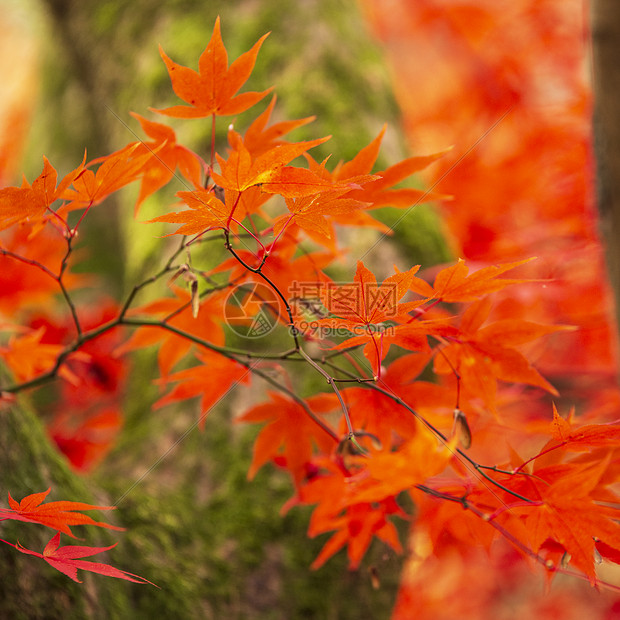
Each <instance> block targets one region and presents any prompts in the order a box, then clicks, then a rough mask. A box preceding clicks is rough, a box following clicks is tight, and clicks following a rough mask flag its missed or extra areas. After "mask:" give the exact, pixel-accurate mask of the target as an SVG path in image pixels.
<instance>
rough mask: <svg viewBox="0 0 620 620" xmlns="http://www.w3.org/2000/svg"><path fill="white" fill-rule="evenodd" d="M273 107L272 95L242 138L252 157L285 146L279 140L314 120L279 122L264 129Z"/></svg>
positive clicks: (273, 98)
mask: <svg viewBox="0 0 620 620" xmlns="http://www.w3.org/2000/svg"><path fill="white" fill-rule="evenodd" d="M275 105H276V96H275V95H274V96H273V97H272V98H271V101H270V102H269V105H268V106H267V108H266V109H265V111H264V112H262V113H261V114H259V115H258V116H257V117H256V118H255V119H254V121H253V122H252V124H251V125H250V126H249V127H248V128H247V130H246V132H245V134H244V136H243V143H244V144H245V147H246V148H247V150H248V151H249V153H250V154H251V155H252V157H258V156H259V155H262V154H263V153H266V152H267V151H270V150H271V149H273V148H275V147H276V146H279V145H280V144H287V141H286V140H280V138H281V137H282V136H283V135H285V134H287V133H289V131H293V129H296V128H297V127H302V126H303V125H307V124H308V123H311V122H312V121H313V120H314V119H315V118H316V117H315V116H307V117H306V118H300V119H298V120H293V121H280V122H279V123H274V124H273V125H271V126H269V127H266V125H267V123H268V122H269V119H270V118H271V113H272V112H273V109H274V107H275Z"/></svg>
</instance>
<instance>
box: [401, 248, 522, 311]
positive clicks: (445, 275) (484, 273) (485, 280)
mask: <svg viewBox="0 0 620 620" xmlns="http://www.w3.org/2000/svg"><path fill="white" fill-rule="evenodd" d="M531 260H533V259H532V258H526V259H525V260H520V261H516V262H513V263H506V264H504V265H498V266H489V267H483V268H482V269H478V271H475V272H474V273H472V274H471V275H468V274H469V267H467V265H465V261H464V260H463V259H462V258H459V260H458V262H457V263H456V264H455V265H452V266H450V267H446V268H445V269H442V270H441V271H440V272H439V273H438V274H437V276H436V277H435V282H434V284H433V286H432V287H431V286H430V285H429V284H428V283H427V282H425V281H424V280H422V279H420V278H415V279H414V280H413V282H412V285H411V290H412V291H415V292H416V293H418V294H419V295H422V296H423V297H426V298H427V299H437V300H439V301H444V302H447V303H453V302H466V301H475V300H476V299H479V298H480V297H483V296H485V295H488V294H489V293H494V292H495V291H499V290H501V289H503V288H504V287H506V286H509V285H511V284H520V283H523V282H531V280H525V279H520V280H517V279H508V278H499V276H500V275H502V274H503V273H505V272H506V271H510V270H511V269H514V268H515V267H518V266H519V265H524V264H525V263H527V262H529V261H531Z"/></svg>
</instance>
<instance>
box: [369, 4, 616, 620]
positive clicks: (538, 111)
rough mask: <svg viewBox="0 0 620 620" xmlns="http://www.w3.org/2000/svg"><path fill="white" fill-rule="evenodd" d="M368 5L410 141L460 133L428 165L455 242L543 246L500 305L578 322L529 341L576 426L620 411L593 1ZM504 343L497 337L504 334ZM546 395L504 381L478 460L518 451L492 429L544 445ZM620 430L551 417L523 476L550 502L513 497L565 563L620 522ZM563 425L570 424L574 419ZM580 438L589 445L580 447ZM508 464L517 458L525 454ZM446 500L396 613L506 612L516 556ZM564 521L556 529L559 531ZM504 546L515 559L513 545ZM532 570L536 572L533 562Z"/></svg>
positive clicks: (422, 532)
mask: <svg viewBox="0 0 620 620" xmlns="http://www.w3.org/2000/svg"><path fill="white" fill-rule="evenodd" d="M362 6H363V7H364V9H365V11H366V12H367V17H368V21H369V23H370V24H372V26H373V28H374V31H375V33H376V35H377V36H378V37H379V39H380V40H381V41H382V43H383V44H384V45H385V48H386V50H387V52H388V54H389V56H390V58H391V62H392V64H393V67H394V72H395V89H396V94H397V97H398V98H399V102H400V104H401V108H402V110H403V113H404V117H405V123H406V126H407V133H408V136H409V139H410V141H411V144H412V145H414V146H415V147H416V148H420V145H423V146H424V147H426V148H433V147H435V146H439V145H443V144H445V143H446V141H448V142H449V143H452V144H455V148H454V150H453V151H452V152H451V153H450V154H448V155H447V156H446V157H445V158H443V159H442V160H441V161H440V162H439V163H438V165H437V166H436V167H435V168H433V170H432V174H431V175H430V176H429V177H428V180H429V182H430V183H433V181H434V180H435V179H440V178H441V179H442V189H443V190H444V191H447V192H448V193H450V194H452V195H453V196H454V201H453V202H450V203H446V204H445V205H443V209H444V214H445V220H446V223H447V226H448V227H449V229H450V231H451V233H452V238H453V243H454V247H455V250H456V251H457V252H458V253H459V254H460V255H461V256H464V257H465V258H466V259H468V261H469V262H470V263H472V262H474V261H475V262H476V263H482V264H484V263H489V262H491V263H494V262H496V261H503V260H520V259H523V258H525V257H529V256H532V255H536V256H537V257H538V259H537V260H536V261H533V262H531V263H529V264H528V265H527V267H525V268H524V269H525V271H524V273H525V274H526V275H527V276H528V277H530V278H533V279H539V280H544V281H545V284H544V286H532V285H530V286H526V285H522V286H519V287H515V288H511V289H509V290H507V291H505V292H500V293H498V295H497V296H496V304H495V306H494V308H493V309H492V311H491V313H492V314H491V315H492V316H493V317H494V318H496V319H497V325H498V326H499V325H501V323H502V322H503V323H504V324H505V323H506V321H513V320H514V319H515V318H518V319H522V318H524V317H527V318H528V320H530V319H531V320H535V321H540V322H542V323H546V322H549V321H553V322H557V323H562V324H566V325H572V326H574V329H573V330H572V331H570V332H566V333H564V334H562V337H561V338H559V337H556V338H554V339H553V341H552V342H553V346H547V347H545V348H544V349H543V348H538V349H532V352H534V353H535V355H536V357H537V368H538V370H539V371H540V373H541V374H542V375H543V376H545V377H547V378H549V379H551V383H553V385H554V386H555V387H557V388H558V389H559V391H560V392H561V395H562V397H563V399H565V400H564V401H560V400H556V402H558V403H561V402H565V403H566V404H564V405H563V406H561V407H560V411H561V412H562V414H563V415H566V412H567V411H568V409H569V405H568V402H570V403H579V407H578V409H577V415H576V416H575V418H574V420H573V424H574V425H579V424H584V423H585V424H589V423H594V422H599V423H601V422H602V423H605V422H611V421H613V420H617V419H618V417H620V416H619V415H618V402H619V399H618V396H619V393H618V388H617V381H616V376H617V368H618V366H617V351H616V336H615V329H614V327H613V325H612V324H611V323H610V316H611V313H610V312H609V304H610V295H609V292H608V285H607V281H606V277H605V269H604V261H603V252H602V248H601V245H600V242H599V239H598V235H597V222H596V210H595V206H594V191H593V186H592V163H591V135H590V118H591V113H590V110H591V97H590V87H589V84H588V81H587V77H586V76H585V75H584V67H585V66H586V64H587V63H586V62H585V61H584V58H586V57H587V52H586V45H585V41H586V40H587V38H588V34H587V23H585V19H584V18H585V15H586V13H587V11H586V10H585V9H584V6H583V3H581V2H578V1H572V0H570V1H564V0H562V1H559V0H549V1H546V2H536V1H533V0H519V1H518V2H510V3H506V2H491V1H486V0H476V1H475V2H474V1H468V0H465V1H452V0H448V1H438V0H426V1H424V2H416V3H411V2H406V1H405V0H396V2H393V3H391V10H390V11H385V10H384V9H385V7H384V6H383V5H382V3H380V2H377V1H375V0H362ZM411 85H415V91H412V89H411ZM413 92H415V96H412V93H413ZM457 102H458V104H457ZM448 119H449V120H448ZM468 312H469V311H468ZM489 335H490V336H491V335H492V334H491V333H489ZM491 341H492V342H493V343H494V344H498V343H499V341H498V340H497V339H496V338H495V336H493V337H492V339H491ZM437 361H438V362H439V363H440V365H439V366H438V365H437V364H436V365H435V368H436V370H437V371H443V372H446V371H450V367H449V365H448V364H446V363H444V362H447V358H444V359H443V360H440V359H438V360H437ZM451 361H452V362H453V360H451ZM441 366H443V368H441ZM475 367H476V368H477V370H476V371H475V373H474V374H475V375H476V376H477V377H478V378H479V379H480V380H482V379H483V378H484V371H482V372H481V366H480V365H479V364H476V365H475ZM471 368H474V366H472V367H471ZM482 368H483V367H482ZM463 370H465V369H464V368H461V371H463ZM486 385H488V382H487V383H486ZM480 387H481V388H482V389H483V390H484V388H483V387H482V386H480ZM533 396H534V395H533V394H532V393H531V392H525V393H524V392H523V391H518V392H515V391H514V390H512V391H506V390H504V393H503V395H502V396H500V397H499V399H498V401H499V402H498V406H497V407H496V411H497V415H498V420H497V423H496V424H494V425H492V426H491V425H490V426H489V427H488V429H486V430H485V431H484V433H485V434H484V436H482V437H481V438H480V443H481V445H480V447H481V448H483V447H485V443H486V450H485V451H484V452H480V453H478V454H480V456H481V458H484V459H488V458H490V459H497V460H498V462H500V461H502V460H503V459H505V457H504V456H501V451H502V450H501V446H498V445H497V442H496V443H495V445H493V444H492V443H491V437H492V436H493V435H498V434H501V435H502V436H504V437H506V438H508V437H509V438H510V442H511V445H512V448H513V450H514V451H516V452H518V453H519V454H525V453H527V452H529V450H530V449H531V447H532V446H536V439H537V438H539V439H538V441H539V442H542V441H544V439H545V438H546V437H548V430H547V428H548V422H547V420H549V410H548V407H547V406H545V407H541V403H540V401H539V400H538V399H533V398H532V397H533ZM560 421H561V422H560ZM560 423H561V424H564V421H563V418H560V417H559V416H558V415H557V414H554V424H556V425H557V424H560ZM616 428H617V427H616V426H614V425H613V424H612V425H607V424H601V425H600V426H590V425H588V426H585V427H583V429H582V430H581V431H578V434H579V437H582V439H580V440H579V441H578V442H576V443H574V444H572V443H571V442H569V441H566V442H564V441H558V434H557V432H558V431H557V428H556V429H555V430H552V434H553V437H554V438H555V439H553V440H552V442H555V443H554V446H555V448H554V451H553V452H552V453H547V454H546V455H545V456H540V457H539V458H538V459H535V460H533V461H530V460H528V463H529V465H528V467H532V470H530V471H531V472H532V473H533V474H535V476H536V477H535V478H534V477H531V478H525V477H524V478H523V479H522V490H523V493H524V494H525V495H528V496H530V497H534V495H535V496H538V497H540V501H541V502H542V505H543V506H544V510H543V511H540V512H538V511H536V510H534V509H532V510H528V509H523V508H516V507H515V508H511V510H510V513H509V514H511V515H512V516H514V517H517V516H518V518H519V519H521V520H525V521H524V522H525V524H526V526H527V528H528V531H527V535H528V539H529V540H530V541H531V546H532V548H534V549H542V550H544V551H545V553H546V554H547V555H548V557H549V558H551V559H552V560H553V561H554V562H555V561H556V560H557V558H561V557H562V555H563V554H567V555H565V556H564V561H566V560H567V559H568V557H569V556H570V564H569V566H574V567H575V568H577V567H578V568H579V569H580V570H582V571H583V572H584V573H586V574H587V575H588V576H589V577H590V579H591V580H593V579H594V578H595V577H594V567H593V563H592V562H593V557H594V556H598V555H599V554H600V556H602V557H603V558H604V559H605V558H606V555H605V554H604V553H602V552H601V550H600V549H598V546H599V543H598V542H596V537H594V538H593V535H592V530H593V528H594V523H595V522H596V523H598V524H599V525H598V526H597V527H602V528H604V529H606V530H608V531H609V535H610V536H616V535H617V532H616V531H615V530H616V525H615V523H616V522H615V520H613V515H614V514H615V513H613V512H609V510H610V509H609V508H608V507H607V508H605V507H603V506H604V502H607V501H612V502H615V503H617V499H612V498H610V497H607V496H606V494H607V488H608V483H609V482H615V479H617V465H616V460H617V456H616V454H617V444H616V435H615V433H616ZM586 429H597V430H595V432H592V430H586ZM481 430H482V429H481ZM571 432H574V431H571ZM563 433H564V436H570V433H569V432H568V431H566V430H564V431H563ZM589 441H591V443H588V442H589ZM538 445H539V446H540V443H539V444H538ZM571 446H572V448H571ZM548 449H549V447H548V446H547V447H545V448H543V449H542V450H541V452H540V454H541V455H542V454H545V450H548ZM577 449H578V451H579V454H578V455H575V454H571V452H573V451H574V450H577ZM561 455H565V457H564V458H562V456H561ZM509 462H510V463H511V466H513V467H517V466H520V459H519V458H518V457H517V456H516V453H515V452H513V454H512V456H511V457H510V460H509ZM526 469H527V468H526ZM555 476H559V477H560V478H561V480H562V481H561V482H560V478H558V479H556V478H555ZM543 481H544V482H543ZM601 485H602V487H601ZM614 497H615V496H614ZM434 504H435V502H432V501H431V500H428V499H426V501H425V502H422V503H418V518H417V521H416V525H415V530H412V533H411V542H410V546H411V548H412V549H414V550H416V551H414V554H413V555H412V557H411V559H410V560H409V563H410V565H411V566H410V569H408V570H406V571H405V577H404V579H403V583H402V586H401V593H400V600H399V604H398V605H397V607H396V610H395V612H394V618H398V619H399V620H401V619H402V620H404V619H408V618H411V617H416V618H433V619H436V618H452V617H456V616H459V617H461V618H481V617H484V618H487V617H488V618H492V617H497V615H501V614H500V611H499V610H501V609H502V605H503V604H505V601H506V600H508V599H510V600H514V594H513V593H512V592H511V593H510V595H508V594H507V592H506V590H505V588H503V587H501V586H500V585H499V584H501V583H502V581H504V582H506V583H507V582H512V580H511V579H510V578H509V577H506V576H504V574H506V575H507V574H509V573H510V571H512V570H513V569H512V568H511V567H510V562H511V561H512V560H503V559H502V558H501V557H499V556H498V557H499V559H498V561H496V562H495V563H493V564H492V565H489V564H488V563H487V559H486V558H485V557H482V556H480V555H477V554H471V547H470V544H469V541H470V540H471V538H470V534H469V533H468V534H467V535H466V536H465V535H464V532H465V530H469V529H470V528H471V527H472V525H471V524H468V525H467V527H466V528H465V527H464V526H463V525H462V523H461V524H458V525H457V524H455V523H454V522H451V520H450V519H448V518H446V519H445V520H444V522H443V526H442V527H439V521H438V519H437V507H436V506H435V505H434ZM508 504H512V502H508ZM560 506H561V508H560ZM457 513H459V511H458V510H455V514H454V516H453V517H452V521H454V520H458V521H460V522H463V521H464V520H465V519H466V517H464V516H463V514H462V513H459V514H458V516H457ZM525 513H531V514H529V515H528V516H525ZM502 517H503V518H506V517H505V513H504V515H503V516H502ZM610 517H612V519H610ZM601 519H602V521H601ZM469 520H470V521H471V519H469ZM512 520H513V521H514V519H512ZM551 524H555V527H556V534H555V536H549V526H550V525H551ZM478 529H479V528H478ZM612 530H613V532H612ZM431 532H432V534H430V535H431V537H432V539H433V541H437V542H435V543H434V544H435V547H434V552H432V553H429V552H427V551H418V546H419V545H423V544H424V543H423V540H424V537H425V536H426V535H427V533H431ZM457 532H459V533H458V534H457ZM586 532H587V533H588V534H587V535H584V534H585V533H586ZM594 536H595V535H594ZM616 544H617V543H616ZM558 545H559V546H558ZM595 545H596V548H597V551H598V553H596V552H594V546H595ZM429 549H430V547H429ZM502 553H503V554H504V555H503V557H506V558H507V557H512V556H513V553H514V552H513V551H510V550H504V551H503V552H502ZM437 555H444V556H445V558H446V561H445V573H444V575H449V578H448V577H446V578H442V580H441V584H439V580H438V579H437V565H436V560H435V557H436V556H437ZM448 557H449V558H450V560H449V561H448V559H447V558H448ZM472 572H475V573H476V575H478V576H482V575H484V578H483V582H486V583H488V584H489V586H488V587H485V585H484V583H483V584H481V585H480V590H479V591H478V592H477V593H476V604H475V605H470V604H468V603H465V604H459V605H457V603H456V601H457V599H462V597H463V595H462V592H463V591H464V590H467V591H468V592H469V593H472V589H471V574H472ZM520 579H521V580H522V582H523V583H526V579H525V577H524V576H521V577H520ZM485 580H486V581H485ZM614 583H617V582H616V581H614ZM422 584H423V586H424V587H421V585H422ZM429 584H435V586H436V587H435V586H433V587H429ZM493 584H495V585H493ZM477 589H478V588H477ZM481 592H483V593H481ZM558 592H561V594H558V598H563V601H562V604H561V605H559V606H558V609H562V610H564V611H563V612H561V613H574V614H575V617H582V616H585V615H587V616H588V617H612V615H613V614H614V613H617V609H618V606H617V603H616V602H614V601H613V600H611V599H609V598H607V599H601V601H600V603H601V604H600V605H598V606H597V609H598V612H594V611H593V609H592V604H593V601H592V600H591V596H589V594H588V593H587V592H586V593H584V591H582V590H580V589H578V588H577V589H574V588H571V589H570V590H569V589H566V588H565V589H563V590H559V591H558ZM528 596H529V595H528ZM529 598H530V600H531V601H532V603H531V607H528V605H526V604H523V605H522V606H521V607H520V608H519V610H518V613H517V612H515V611H514V610H513V611H512V613H511V617H515V618H516V617H519V618H520V617H524V618H525V617H527V618H529V617H538V616H539V610H540V609H541V607H540V605H541V604H542V603H541V602H540V601H534V598H533V597H531V596H530V597H529ZM446 599H450V600H453V601H454V602H455V605H453V606H451V607H448V608H445V607H444V608H443V609H439V608H438V606H437V605H436V601H438V600H441V601H445V600H446ZM550 604H551V603H550ZM412 609H415V610H416V612H415V616H414V614H413V613H412ZM481 609H484V610H485V611H484V612H482V613H481V612H480V610H481ZM614 609H615V610H616V611H615V612H613V611H612V610H614ZM569 610H572V612H569ZM608 614H609V615H608ZM543 615H544V614H543Z"/></svg>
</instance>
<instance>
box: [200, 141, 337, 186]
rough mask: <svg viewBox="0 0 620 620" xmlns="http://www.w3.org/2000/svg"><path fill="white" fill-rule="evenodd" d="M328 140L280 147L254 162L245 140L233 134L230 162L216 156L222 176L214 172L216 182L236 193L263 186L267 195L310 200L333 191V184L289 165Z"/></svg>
mask: <svg viewBox="0 0 620 620" xmlns="http://www.w3.org/2000/svg"><path fill="white" fill-rule="evenodd" d="M326 140H329V136H327V137H325V138H317V139H316V140H308V141H306V142H289V143H286V144H279V145H277V146H275V147H273V148H271V149H269V150H268V151H266V152H264V153H262V154H261V155H259V156H258V157H255V158H253V157H252V156H251V154H250V151H249V150H248V149H247V147H246V146H245V144H244V143H243V139H242V138H241V136H240V135H239V134H238V133H237V132H236V131H233V130H230V131H229V132H228V141H229V143H230V145H231V147H232V150H231V152H230V154H229V155H228V159H223V158H222V157H221V156H220V155H219V154H217V153H216V159H217V161H218V163H219V165H220V174H217V173H215V172H214V173H213V174H212V176H213V180H214V181H215V182H216V183H217V184H218V185H219V186H220V187H223V188H224V189H229V190H234V191H236V192H243V191H245V190H247V189H249V188H250V187H252V186H254V185H260V186H261V188H262V190H263V191H264V192H267V193H269V194H281V195H282V196H288V197H295V196H308V195H310V194H315V193H317V192H320V191H324V190H326V189H331V188H332V187H334V184H333V183H331V182H329V181H325V180H323V179H321V178H320V177H318V176H317V175H316V174H314V173H313V172H311V171H310V170H306V169H305V168H296V167H293V166H287V165H286V164H288V163H289V162H291V161H292V160H293V159H295V158H296V157H299V156H300V155H302V154H303V153H305V152H306V151H307V150H308V149H311V148H313V147H315V146H318V145H319V144H323V142H325V141H326Z"/></svg>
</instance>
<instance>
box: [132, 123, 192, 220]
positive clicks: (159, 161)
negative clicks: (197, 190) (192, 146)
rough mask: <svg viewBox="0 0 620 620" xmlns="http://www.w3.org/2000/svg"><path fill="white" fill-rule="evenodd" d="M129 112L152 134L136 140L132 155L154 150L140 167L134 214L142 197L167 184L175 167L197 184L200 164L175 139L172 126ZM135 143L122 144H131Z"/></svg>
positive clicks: (147, 133) (147, 132)
mask: <svg viewBox="0 0 620 620" xmlns="http://www.w3.org/2000/svg"><path fill="white" fill-rule="evenodd" d="M131 115H132V116H133V117H134V118H135V119H136V120H138V121H139V122H140V125H142V129H143V131H144V133H145V134H146V135H147V136H149V137H150V138H153V140H152V141H150V142H139V143H138V144H139V145H140V146H139V147H138V149H137V150H136V152H135V155H139V154H141V153H142V154H145V153H147V152H151V153H156V155H154V157H152V158H150V159H147V161H146V162H145V164H144V168H143V170H142V183H141V185H140V194H139V195H138V199H137V200H136V206H135V212H134V215H137V213H138V210H139V208H140V205H141V204H142V203H143V202H144V200H145V199H146V198H148V196H150V195H151V194H153V193H154V192H156V191H157V190H158V189H160V188H162V187H163V186H164V185H166V183H168V181H170V179H172V177H173V176H174V173H175V170H176V169H177V168H178V169H179V171H180V172H181V174H182V175H183V177H184V178H186V179H187V180H188V181H190V182H191V183H192V184H193V185H194V186H196V187H199V186H200V178H201V170H202V168H201V164H200V161H199V159H198V156H197V155H195V154H194V153H192V152H191V151H190V150H189V149H188V148H187V147H185V146H183V145H181V144H178V143H177V139H176V134H175V133H174V130H173V129H172V128H171V127H168V126H167V125H162V124H161V123H154V122H153V121H149V120H147V119H146V118H143V117H142V116H140V115H139V114H136V113H134V112H131ZM134 144H135V143H134ZM134 144H130V145H128V146H127V147H125V148H132V147H133V146H134Z"/></svg>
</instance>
